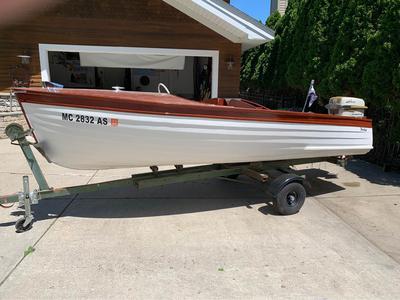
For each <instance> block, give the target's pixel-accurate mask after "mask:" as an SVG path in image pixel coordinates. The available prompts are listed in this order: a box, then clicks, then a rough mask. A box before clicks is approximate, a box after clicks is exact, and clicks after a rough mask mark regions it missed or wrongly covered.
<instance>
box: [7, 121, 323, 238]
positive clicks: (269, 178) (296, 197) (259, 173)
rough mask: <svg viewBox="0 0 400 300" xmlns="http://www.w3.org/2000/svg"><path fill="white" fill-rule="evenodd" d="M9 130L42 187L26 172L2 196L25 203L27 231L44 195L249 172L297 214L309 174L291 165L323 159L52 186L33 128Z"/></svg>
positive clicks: (281, 206)
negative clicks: (16, 188)
mask: <svg viewBox="0 0 400 300" xmlns="http://www.w3.org/2000/svg"><path fill="white" fill-rule="evenodd" d="M5 132H6V135H7V136H8V137H9V138H10V140H11V143H12V144H14V145H19V147H20V148H21V150H22V152H23V154H24V156H25V158H26V160H27V162H28V164H29V167H30V169H31V170H32V174H33V176H34V177H35V179H36V182H37V183H38V189H35V190H33V191H30V186H29V176H23V191H22V192H18V193H15V194H12V195H7V196H0V205H1V206H3V207H4V206H5V205H7V204H9V203H17V202H18V203H19V206H20V207H22V206H23V207H24V210H25V212H24V216H23V217H22V218H20V219H19V220H18V221H17V222H16V225H15V227H16V230H17V232H24V231H27V230H29V229H30V228H31V227H32V224H33V220H34V217H33V215H32V212H31V205H32V204H37V203H38V202H39V200H42V199H49V198H55V197H61V196H70V195H71V196H72V195H76V194H78V193H89V192H101V191H104V190H108V189H112V188H123V187H131V186H133V187H135V188H137V189H142V188H149V187H156V186H163V185H168V184H174V183H182V182H188V181H196V180H202V179H211V178H218V177H223V178H225V179H226V178H228V179H231V180H232V178H235V177H237V176H239V175H246V176H248V177H250V178H252V179H254V180H256V181H258V182H261V183H268V187H269V191H270V192H271V194H272V196H273V197H274V198H275V199H276V200H277V201H276V202H277V203H276V204H277V209H278V211H279V212H280V213H282V214H293V213H297V212H298V211H299V210H300V208H301V207H302V205H303V203H304V200H305V197H306V192H305V189H304V187H303V185H304V180H305V178H303V177H300V176H297V175H295V174H292V173H290V172H287V170H288V168H289V167H290V166H291V165H294V164H300V163H309V162H317V161H321V160H323V159H321V158H319V159H301V160H290V161H289V160H286V161H274V162H257V163H240V164H212V165H206V166H198V167H187V168H183V166H175V169H173V170H166V171H158V167H156V166H153V167H150V168H151V170H152V172H149V173H144V174H136V175H132V176H131V177H129V178H126V179H120V180H113V181H106V182H101V183H94V184H86V185H78V186H71V187H62V188H51V187H50V186H49V184H48V183H47V180H46V178H45V176H44V175H43V172H42V170H41V168H40V166H39V164H38V162H37V160H36V158H35V155H34V154H33V152H32V149H31V146H32V145H34V144H33V143H31V142H29V141H28V140H27V136H30V135H31V134H32V130H31V129H30V130H27V131H24V130H23V128H22V126H21V125H19V124H10V125H9V126H7V128H6V130H5ZM277 170H279V172H278V176H277V175H276V173H277ZM283 170H285V171H283ZM288 187H289V188H288ZM282 192H283V194H282ZM280 200H281V201H280Z"/></svg>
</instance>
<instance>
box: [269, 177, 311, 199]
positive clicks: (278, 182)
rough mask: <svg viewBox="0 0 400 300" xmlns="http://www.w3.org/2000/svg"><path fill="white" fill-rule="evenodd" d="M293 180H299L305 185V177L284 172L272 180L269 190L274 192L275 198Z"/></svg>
mask: <svg viewBox="0 0 400 300" xmlns="http://www.w3.org/2000/svg"><path fill="white" fill-rule="evenodd" d="M292 182H298V183H300V184H301V185H303V186H304V185H305V179H304V178H303V177H301V176H299V175H296V174H291V173H285V174H282V175H280V176H278V177H276V178H275V179H273V180H272V181H271V183H270V184H269V186H268V189H269V192H270V193H271V194H272V196H273V197H274V198H276V196H277V195H278V193H279V192H280V191H281V190H282V189H283V188H284V187H285V186H286V185H288V184H290V183H292Z"/></svg>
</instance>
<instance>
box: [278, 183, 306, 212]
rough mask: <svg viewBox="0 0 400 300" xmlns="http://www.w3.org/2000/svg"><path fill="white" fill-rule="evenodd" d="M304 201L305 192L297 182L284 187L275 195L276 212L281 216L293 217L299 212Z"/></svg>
mask: <svg viewBox="0 0 400 300" xmlns="http://www.w3.org/2000/svg"><path fill="white" fill-rule="evenodd" d="M305 199H306V190H305V188H304V186H303V185H302V184H300V183H298V182H291V183H289V184H287V185H285V186H284V187H283V188H282V189H281V190H280V191H279V193H278V194H277V195H276V198H275V204H276V209H277V211H278V212H279V213H280V214H282V215H293V214H296V213H298V212H299V211H300V209H301V207H302V206H303V204H304V201H305Z"/></svg>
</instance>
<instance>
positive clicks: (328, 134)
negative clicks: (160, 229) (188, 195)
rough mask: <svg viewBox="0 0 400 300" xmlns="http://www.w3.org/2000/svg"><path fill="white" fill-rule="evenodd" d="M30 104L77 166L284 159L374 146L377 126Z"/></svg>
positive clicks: (42, 127) (56, 148)
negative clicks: (203, 116)
mask: <svg viewBox="0 0 400 300" xmlns="http://www.w3.org/2000/svg"><path fill="white" fill-rule="evenodd" d="M22 105H23V109H24V111H25V113H26V116H27V118H28V121H29V123H30V125H31V127H32V128H33V129H34V134H35V137H36V139H37V141H38V144H37V147H38V148H39V149H40V150H41V152H42V153H44V154H45V156H46V157H47V159H48V160H49V161H51V162H53V163H55V164H57V165H61V166H64V167H67V168H72V169H88V170H89V169H116V168H129V167H143V166H152V165H158V166H162V165H178V164H180V165H182V164H212V163H237V162H253V161H276V160H286V159H301V158H316V157H329V156H338V155H358V154H365V153H367V152H368V151H370V150H371V149H372V129H371V128H361V127H355V126H336V125H318V124H300V123H299V124H297V123H282V122H276V123H274V122H259V121H242V120H223V119H211V118H210V119H208V118H197V117H179V116H166V115H151V114H137V113H123V112H111V111H104V110H93V109H75V108H69V107H62V106H51V105H43V104H33V103H22ZM82 116H83V122H81V120H82ZM63 117H64V118H63ZM92 120H93V122H92ZM112 120H113V121H112ZM115 120H117V121H115ZM86 121H87V122H86ZM103 121H104V122H103ZM112 122H114V123H113V124H111V123H112ZM100 123H101V124H100Z"/></svg>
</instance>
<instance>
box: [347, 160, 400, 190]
mask: <svg viewBox="0 0 400 300" xmlns="http://www.w3.org/2000/svg"><path fill="white" fill-rule="evenodd" d="M346 170H347V171H350V172H352V173H353V174H356V175H357V176H358V177H360V178H363V179H366V180H368V181H369V182H371V183H376V184H380V185H392V186H400V173H398V172H384V171H383V170H382V168H381V167H379V166H377V165H374V164H371V163H368V162H366V161H363V160H359V159H353V160H351V161H349V162H348V164H347V166H346Z"/></svg>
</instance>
